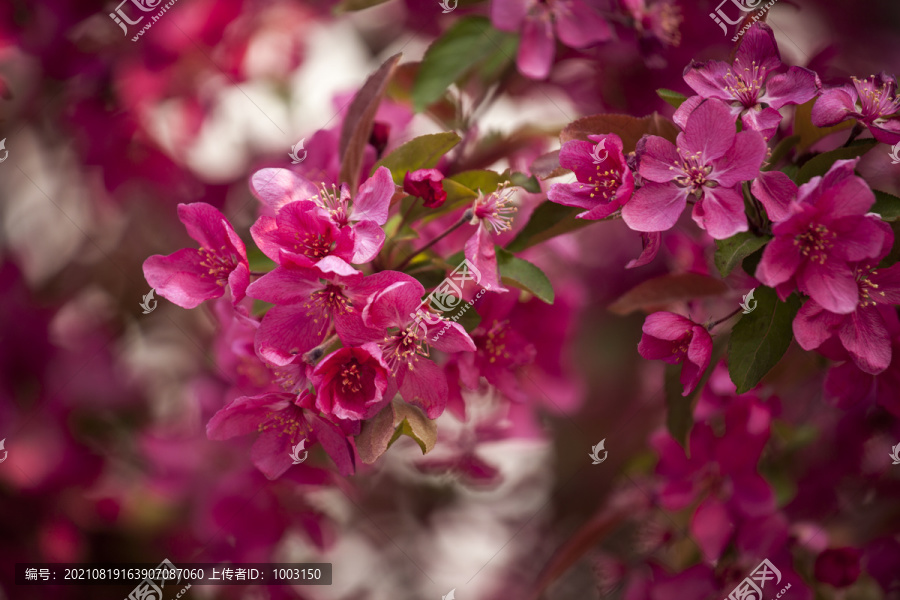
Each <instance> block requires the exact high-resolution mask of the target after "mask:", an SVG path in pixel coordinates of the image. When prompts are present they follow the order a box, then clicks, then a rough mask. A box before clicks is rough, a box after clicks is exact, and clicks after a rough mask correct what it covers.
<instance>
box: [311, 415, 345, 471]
mask: <svg viewBox="0 0 900 600" xmlns="http://www.w3.org/2000/svg"><path fill="white" fill-rule="evenodd" d="M309 422H310V425H311V426H312V428H313V432H314V433H315V436H316V441H317V442H319V443H320V444H322V447H323V448H324V449H325V452H326V453H327V454H328V456H330V457H331V460H333V461H334V464H335V465H336V466H337V468H338V473H340V474H341V475H344V476H347V475H352V474H353V473H354V471H356V466H355V465H354V461H353V450H352V448H351V447H350V442H348V441H347V436H346V435H344V433H343V432H342V431H341V430H340V428H338V426H337V425H334V424H333V423H331V422H329V421H326V420H325V419H323V418H322V417H319V416H316V415H310V416H309Z"/></svg>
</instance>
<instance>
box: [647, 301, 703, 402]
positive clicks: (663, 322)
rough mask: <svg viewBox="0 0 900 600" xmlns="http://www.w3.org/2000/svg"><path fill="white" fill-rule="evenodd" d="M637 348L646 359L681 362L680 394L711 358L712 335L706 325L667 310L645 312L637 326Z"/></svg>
mask: <svg viewBox="0 0 900 600" xmlns="http://www.w3.org/2000/svg"><path fill="white" fill-rule="evenodd" d="M641 330H642V331H643V335H642V336H641V341H640V343H639V344H638V352H640V354H641V356H643V357H644V358H646V359H647V360H662V361H663V362H666V363H669V364H670V365H677V364H678V363H682V366H681V385H682V386H684V392H683V393H682V395H683V396H687V395H688V394H690V393H691V392H692V391H693V390H694V388H695V387H697V384H698V383H699V382H700V378H701V377H702V376H703V372H704V371H706V368H707V367H708V366H709V361H710V359H711V358H712V337H711V336H710V335H709V331H707V330H706V327H703V326H702V325H699V324H697V323H694V322H693V321H691V320H690V319H688V318H686V317H682V316H681V315H676V314H674V313H670V312H657V313H653V314H652V315H649V316H648V317H647V319H646V320H645V321H644V326H643V327H642V328H641Z"/></svg>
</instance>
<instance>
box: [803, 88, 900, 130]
mask: <svg viewBox="0 0 900 600" xmlns="http://www.w3.org/2000/svg"><path fill="white" fill-rule="evenodd" d="M898 112H900V96H898V95H897V78H896V77H894V76H893V75H888V74H887V73H885V72H883V71H882V72H881V73H879V74H878V75H870V76H868V77H866V78H865V79H857V78H856V77H854V78H853V79H852V85H851V84H844V85H839V86H835V87H829V88H826V89H824V90H823V91H822V94H821V96H819V99H818V100H816V104H815V106H813V111H812V122H813V124H814V125H815V126H817V127H830V126H831V125H837V124H838V123H840V122H842V121H846V120H848V119H856V120H857V121H859V122H860V123H862V124H863V125H865V126H866V127H868V128H869V131H871V132H872V135H873V136H874V137H875V139H876V140H878V141H879V142H884V143H885V144H896V143H898V142H900V118H898V117H897V113H898Z"/></svg>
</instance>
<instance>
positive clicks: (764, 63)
mask: <svg viewBox="0 0 900 600" xmlns="http://www.w3.org/2000/svg"><path fill="white" fill-rule="evenodd" d="M780 66H781V54H779V52H778V44H777V43H776V42H775V33H774V32H773V31H772V28H771V27H769V26H768V25H766V24H765V23H755V24H754V25H753V26H752V27H750V29H749V30H748V31H747V33H745V34H744V37H743V38H742V39H741V45H740V46H739V47H738V51H737V53H736V54H735V57H734V67H735V70H736V71H745V70H748V71H749V70H751V69H754V68H756V69H759V68H762V69H765V70H766V71H774V70H775V69H777V68H778V67H780Z"/></svg>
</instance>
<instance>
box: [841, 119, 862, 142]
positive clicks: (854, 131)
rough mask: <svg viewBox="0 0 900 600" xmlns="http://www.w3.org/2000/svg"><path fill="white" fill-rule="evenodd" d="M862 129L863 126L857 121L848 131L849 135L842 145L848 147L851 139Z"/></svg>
mask: <svg viewBox="0 0 900 600" xmlns="http://www.w3.org/2000/svg"><path fill="white" fill-rule="evenodd" d="M864 129H865V127H864V126H863V125H862V124H860V123H857V124H856V125H854V126H853V129H852V130H851V131H850V137H849V138H847V142H846V143H845V144H844V146H843V147H844V148H847V147H849V146H850V144H852V143H853V140H855V139H856V138H857V137H858V136H859V134H861V133H862V132H863V130H864Z"/></svg>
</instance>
